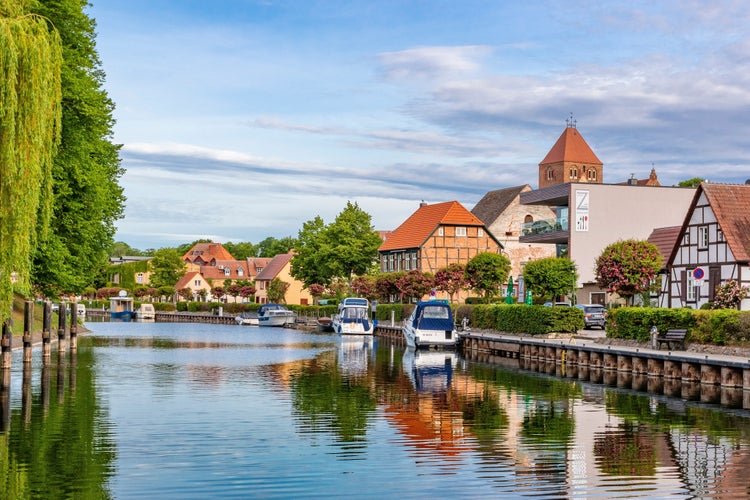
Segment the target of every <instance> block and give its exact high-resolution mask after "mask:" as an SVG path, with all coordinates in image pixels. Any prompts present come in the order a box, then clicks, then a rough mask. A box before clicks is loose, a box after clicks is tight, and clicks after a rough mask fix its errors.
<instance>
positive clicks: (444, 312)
mask: <svg viewBox="0 0 750 500" xmlns="http://www.w3.org/2000/svg"><path fill="white" fill-rule="evenodd" d="M448 311H449V309H448V308H447V307H438V306H427V307H425V308H424V311H423V312H422V317H423V318H434V319H448V318H450V316H449V314H448Z"/></svg>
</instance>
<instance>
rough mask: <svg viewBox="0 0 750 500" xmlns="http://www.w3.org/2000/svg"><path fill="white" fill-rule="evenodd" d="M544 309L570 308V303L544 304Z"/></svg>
mask: <svg viewBox="0 0 750 500" xmlns="http://www.w3.org/2000/svg"><path fill="white" fill-rule="evenodd" d="M544 305H545V307H570V302H545V303H544Z"/></svg>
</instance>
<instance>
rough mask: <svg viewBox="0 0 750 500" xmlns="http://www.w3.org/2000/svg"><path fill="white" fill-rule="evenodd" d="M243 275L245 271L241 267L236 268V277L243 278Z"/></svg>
mask: <svg viewBox="0 0 750 500" xmlns="http://www.w3.org/2000/svg"><path fill="white" fill-rule="evenodd" d="M244 275H245V271H244V270H243V269H242V268H241V267H240V268H238V269H237V276H244Z"/></svg>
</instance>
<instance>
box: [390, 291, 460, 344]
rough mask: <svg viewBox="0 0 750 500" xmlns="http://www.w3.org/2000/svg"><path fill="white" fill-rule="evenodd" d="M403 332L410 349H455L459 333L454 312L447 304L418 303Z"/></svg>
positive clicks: (438, 302) (434, 301)
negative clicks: (434, 347) (454, 319)
mask: <svg viewBox="0 0 750 500" xmlns="http://www.w3.org/2000/svg"><path fill="white" fill-rule="evenodd" d="M401 331H402V333H403V335H404V338H405V339H406V344H407V345H408V346H410V347H432V346H439V347H455V346H456V344H457V343H458V333H457V332H456V325H455V323H454V321H453V312H452V311H451V307H450V305H449V304H447V303H446V302H442V301H438V300H431V301H427V302H418V303H417V304H416V306H415V307H414V310H413V311H412V313H411V315H410V316H409V318H408V319H406V320H405V321H404V324H403V327H402V328H401Z"/></svg>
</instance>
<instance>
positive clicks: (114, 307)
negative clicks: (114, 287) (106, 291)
mask: <svg viewBox="0 0 750 500" xmlns="http://www.w3.org/2000/svg"><path fill="white" fill-rule="evenodd" d="M134 314H135V311H133V297H128V293H127V292H126V291H125V290H121V291H120V294H119V295H118V296H117V297H110V298H109V316H110V318H111V319H118V320H121V321H130V320H131V319H133V315H134Z"/></svg>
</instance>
